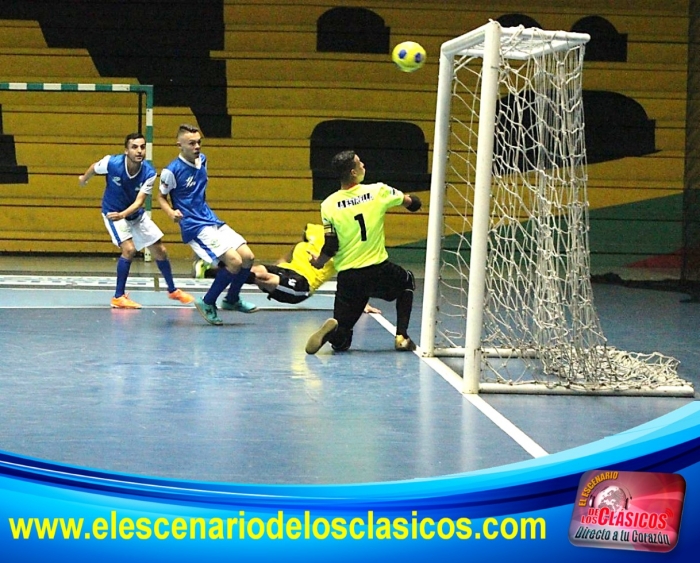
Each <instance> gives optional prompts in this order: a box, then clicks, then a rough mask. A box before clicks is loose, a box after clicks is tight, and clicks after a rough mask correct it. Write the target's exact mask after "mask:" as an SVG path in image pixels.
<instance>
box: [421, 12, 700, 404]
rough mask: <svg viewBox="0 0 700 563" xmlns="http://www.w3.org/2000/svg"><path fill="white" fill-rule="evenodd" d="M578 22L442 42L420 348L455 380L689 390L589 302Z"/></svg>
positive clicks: (645, 391)
mask: <svg viewBox="0 0 700 563" xmlns="http://www.w3.org/2000/svg"><path fill="white" fill-rule="evenodd" d="M588 40H589V36H588V35H587V34H581V33H571V32H564V31H545V30H541V29H537V28H524V27H523V26H520V27H511V28H502V27H501V26H500V24H498V22H495V21H491V22H489V23H488V24H486V25H484V26H482V27H480V28H478V29H476V30H474V31H471V32H469V33H467V34H465V35H462V36H460V37H457V38H455V39H452V40H450V41H447V42H445V43H443V45H442V48H441V51H440V70H439V79H438V93H437V106H436V118H435V139H434V144H433V165H432V179H431V188H430V189H431V194H430V215H429V223H428V242H427V251H426V265H425V291H424V299H423V316H422V327H421V345H420V348H421V351H422V353H423V354H424V355H425V356H446V357H451V358H453V359H452V360H451V361H453V362H457V363H458V362H459V361H460V360H463V362H464V363H463V366H462V376H463V392H464V393H478V392H506V393H507V392H523V393H595V394H610V395H623V394H624V395H671V396H692V395H693V388H692V386H691V385H690V384H689V383H688V382H686V381H685V380H683V379H681V378H679V377H678V375H677V366H678V361H677V360H676V359H674V358H670V357H667V356H663V355H661V354H658V353H652V354H639V353H629V352H624V351H621V350H617V349H615V348H613V347H611V346H609V345H608V344H607V341H606V339H605V337H604V335H603V332H602V330H601V327H600V323H599V319H598V316H597V313H596V311H595V308H594V305H593V293H592V287H591V282H590V261H589V259H590V255H589V247H588V199H587V193H586V182H587V176H586V153H585V138H584V114H583V88H582V74H583V56H584V48H585V44H586V42H587V41H588Z"/></svg>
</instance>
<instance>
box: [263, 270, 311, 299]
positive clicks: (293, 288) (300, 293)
mask: <svg viewBox="0 0 700 563" xmlns="http://www.w3.org/2000/svg"><path fill="white" fill-rule="evenodd" d="M265 268H267V271H268V272H270V273H271V274H276V275H278V276H279V278H280V283H279V286H278V287H277V289H275V291H273V292H271V293H270V292H267V298H268V299H274V300H275V301H279V302H280V303H292V304H296V303H301V302H302V301H305V300H306V299H308V298H309V297H310V296H311V288H310V287H309V280H307V279H306V278H305V277H304V276H302V275H301V274H298V273H297V272H295V271H294V270H290V269H289V268H280V267H279V266H267V265H266V266H265Z"/></svg>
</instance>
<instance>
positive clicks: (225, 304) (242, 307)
mask: <svg viewBox="0 0 700 563" xmlns="http://www.w3.org/2000/svg"><path fill="white" fill-rule="evenodd" d="M221 308H222V309H224V310H225V311H238V312H239V313H255V311H257V310H258V307H257V306H256V305H254V304H253V303H251V302H250V301H244V300H243V299H242V298H241V297H239V298H238V301H236V302H235V303H231V302H230V301H227V300H226V298H224V299H222V301H221Z"/></svg>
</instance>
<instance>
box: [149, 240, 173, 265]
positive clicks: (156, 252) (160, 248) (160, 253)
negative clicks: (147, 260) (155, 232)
mask: <svg viewBox="0 0 700 563" xmlns="http://www.w3.org/2000/svg"><path fill="white" fill-rule="evenodd" d="M148 250H150V251H151V254H153V257H154V258H155V259H156V260H158V261H161V260H167V259H168V252H167V250H165V245H164V244H163V243H162V242H157V243H155V244H152V245H151V246H149V247H148Z"/></svg>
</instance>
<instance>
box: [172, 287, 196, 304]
mask: <svg viewBox="0 0 700 563" xmlns="http://www.w3.org/2000/svg"><path fill="white" fill-rule="evenodd" d="M168 298H169V299H174V300H176V301H179V302H180V303H183V304H185V305H187V304H189V303H192V302H193V301H194V297H192V296H191V295H190V294H189V293H185V292H184V291H182V290H181V289H176V290H175V291H173V292H172V293H168Z"/></svg>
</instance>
